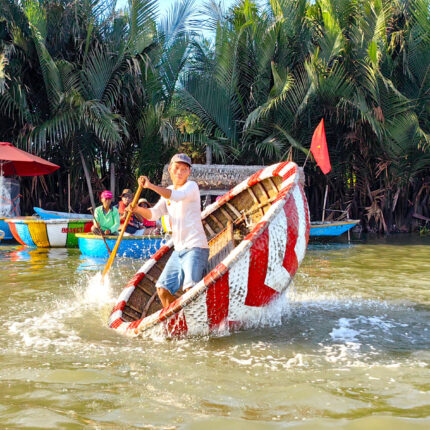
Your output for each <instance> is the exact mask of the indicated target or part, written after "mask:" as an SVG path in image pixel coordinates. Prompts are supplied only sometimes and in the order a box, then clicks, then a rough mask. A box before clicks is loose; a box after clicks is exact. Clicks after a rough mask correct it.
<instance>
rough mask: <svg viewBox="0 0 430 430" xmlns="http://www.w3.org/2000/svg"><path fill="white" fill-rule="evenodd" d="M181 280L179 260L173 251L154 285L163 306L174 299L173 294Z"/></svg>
mask: <svg viewBox="0 0 430 430" xmlns="http://www.w3.org/2000/svg"><path fill="white" fill-rule="evenodd" d="M181 282H182V269H181V262H180V260H179V257H178V254H177V252H176V251H173V252H172V255H171V256H170V258H169V260H168V261H167V264H166V265H165V266H164V269H163V271H162V272H161V275H160V277H159V278H158V280H157V284H156V285H155V286H156V287H157V293H158V297H159V298H160V301H161V304H162V305H163V307H164V308H165V307H166V306H169V305H170V303H172V302H174V301H175V300H176V297H175V295H174V294H175V293H176V291H178V290H179V288H180V286H181Z"/></svg>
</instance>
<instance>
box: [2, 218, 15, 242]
mask: <svg viewBox="0 0 430 430" xmlns="http://www.w3.org/2000/svg"><path fill="white" fill-rule="evenodd" d="M6 219H7V218H6V217H0V230H2V231H3V233H4V237H3V239H5V240H6V239H13V236H12V233H11V231H10V228H9V225H8V223H7V222H6V221H5V220H6Z"/></svg>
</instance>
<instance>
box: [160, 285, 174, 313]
mask: <svg viewBox="0 0 430 430" xmlns="http://www.w3.org/2000/svg"><path fill="white" fill-rule="evenodd" d="M157 293H158V297H159V298H160V301H161V304H162V305H163V308H167V306H169V305H170V303H173V302H174V301H175V300H176V297H175V296H174V295H173V294H171V293H170V291H169V290H166V289H165V288H161V287H160V288H157Z"/></svg>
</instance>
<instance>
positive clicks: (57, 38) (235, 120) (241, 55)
mask: <svg viewBox="0 0 430 430" xmlns="http://www.w3.org/2000/svg"><path fill="white" fill-rule="evenodd" d="M156 6H157V2H156V0H146V1H145V0H134V1H132V0H130V3H129V7H128V8H126V10H125V11H124V12H118V11H116V10H115V3H114V2H109V1H97V0H92V1H91V0H75V1H72V0H54V1H53V0H45V1H42V0H38V1H37V0H31V1H20V2H19V1H16V0H0V8H1V9H0V10H1V12H0V14H1V15H0V55H1V57H0V131H1V139H2V140H10V141H12V142H14V143H15V144H17V145H18V146H20V147H23V148H26V149H30V150H34V151H36V152H37V153H38V154H39V155H42V156H44V157H46V158H49V159H50V160H52V161H53V162H57V163H58V164H60V165H61V166H62V169H61V171H60V172H58V173H56V174H54V175H50V177H49V176H48V177H46V178H45V179H46V180H47V181H50V182H49V184H48V185H47V187H48V188H49V189H50V190H56V192H55V195H54V196H53V197H54V200H56V201H58V202H59V203H60V204H59V205H58V208H59V209H62V208H63V209H64V208H65V204H64V202H63V201H61V199H62V198H64V195H65V192H64V190H65V188H64V187H65V181H66V179H65V178H66V177H67V173H68V172H70V174H71V175H72V182H73V184H74V187H73V188H74V190H75V191H74V192H75V194H74V197H73V202H72V203H73V206H74V208H75V209H76V210H82V208H83V207H84V206H85V205H87V204H88V203H89V202H85V201H84V202H82V201H81V200H82V198H81V196H82V195H83V194H86V191H85V182H84V172H83V167H84V163H86V165H87V167H88V170H89V172H90V175H91V181H92V183H93V185H94V192H97V191H99V190H100V189H102V188H104V187H109V173H110V170H111V169H112V168H113V166H112V162H114V163H115V169H116V174H117V175H116V176H117V181H118V183H117V186H119V187H123V186H125V185H132V183H133V181H134V180H135V176H136V174H138V173H139V172H149V173H150V174H151V176H152V177H153V178H155V179H159V175H160V172H161V167H162V165H163V163H165V162H166V160H167V159H168V158H169V156H170V154H171V153H172V152H173V151H175V149H176V148H177V147H178V146H180V145H181V142H182V145H183V146H182V147H183V148H186V149H187V150H188V151H189V152H193V155H194V156H195V157H197V158H200V159H204V154H205V148H210V149H211V152H212V153H213V157H214V162H225V163H229V164H251V163H252V164H269V163H272V162H276V161H279V160H284V159H293V160H295V161H296V162H298V163H299V164H303V162H304V160H305V158H306V155H307V150H308V148H309V146H310V141H311V137H312V133H313V131H314V129H315V127H316V126H317V124H318V123H319V121H320V120H321V118H324V120H325V124H326V132H327V140H328V145H329V152H330V157H331V162H332V166H333V170H332V172H330V173H329V174H328V175H327V177H324V175H322V173H321V172H320V171H319V169H318V168H316V167H315V163H314V162H313V161H312V160H311V159H310V160H308V161H307V163H306V174H307V185H308V187H307V194H308V197H309V204H310V208H311V213H312V217H313V218H314V219H318V218H319V217H320V216H321V215H320V214H321V207H322V198H323V192H324V189H325V185H326V183H328V184H329V195H328V204H329V207H330V208H331V209H338V210H341V209H342V210H344V209H349V214H350V216H351V217H361V218H363V220H366V221H368V223H366V225H368V226H369V227H370V228H372V229H377V230H380V231H390V230H396V229H405V228H410V226H412V225H413V220H414V219H415V218H413V217H412V216H413V214H419V215H422V216H425V217H430V121H429V119H430V103H429V101H430V4H429V1H428V0H410V1H405V0H394V1H388V0H319V1H315V2H311V1H306V0H270V1H268V2H267V3H266V4H262V2H258V6H257V4H256V3H255V2H253V1H248V0H242V1H238V2H236V4H235V5H234V6H233V7H232V8H230V9H228V10H226V11H224V10H222V9H221V8H220V7H219V5H218V3H217V2H216V1H212V2H209V3H208V4H207V6H206V9H205V12H206V15H207V16H206V17H205V18H204V19H202V20H201V21H200V22H198V23H197V26H195V27H196V28H197V27H202V26H205V27H206V29H207V31H208V32H212V34H213V39H209V40H205V39H204V38H203V37H202V36H201V35H198V34H193V33H190V32H187V31H186V29H189V28H191V27H190V11H191V9H193V7H192V6H193V4H192V1H187V0H184V1H182V2H179V3H177V4H176V5H175V6H174V7H173V8H172V11H171V13H170V14H169V15H168V16H167V17H165V18H164V19H161V20H159V19H158V17H157V9H156ZM157 22H160V24H156V23H157ZM194 24H196V23H194ZM183 142H190V143H188V144H184V143H183ZM80 154H83V157H81V156H80ZM36 189H39V187H36ZM39 192H40V191H39ZM40 194H41V195H42V197H44V196H43V193H41V192H40ZM44 199H45V197H44ZM34 203H36V202H34ZM333 213H335V212H333ZM415 222H416V221H415Z"/></svg>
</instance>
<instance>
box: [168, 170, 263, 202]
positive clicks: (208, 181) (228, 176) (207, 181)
mask: <svg viewBox="0 0 430 430" xmlns="http://www.w3.org/2000/svg"><path fill="white" fill-rule="evenodd" d="M263 168H264V166H236V165H224V164H193V167H192V169H191V175H190V177H189V179H190V180H191V181H195V182H197V184H198V186H199V188H200V194H201V195H202V196H204V195H221V194H224V193H226V192H227V191H228V190H230V189H231V188H233V187H234V186H235V185H237V184H238V183H240V182H242V181H243V180H244V179H246V178H248V177H249V176H251V175H253V174H254V173H255V172H258V171H259V170H261V169H263ZM167 169H168V165H166V166H164V169H163V177H162V179H161V186H162V187H167V186H168V185H171V184H172V182H171V181H170V175H169V172H168V170H167Z"/></svg>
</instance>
